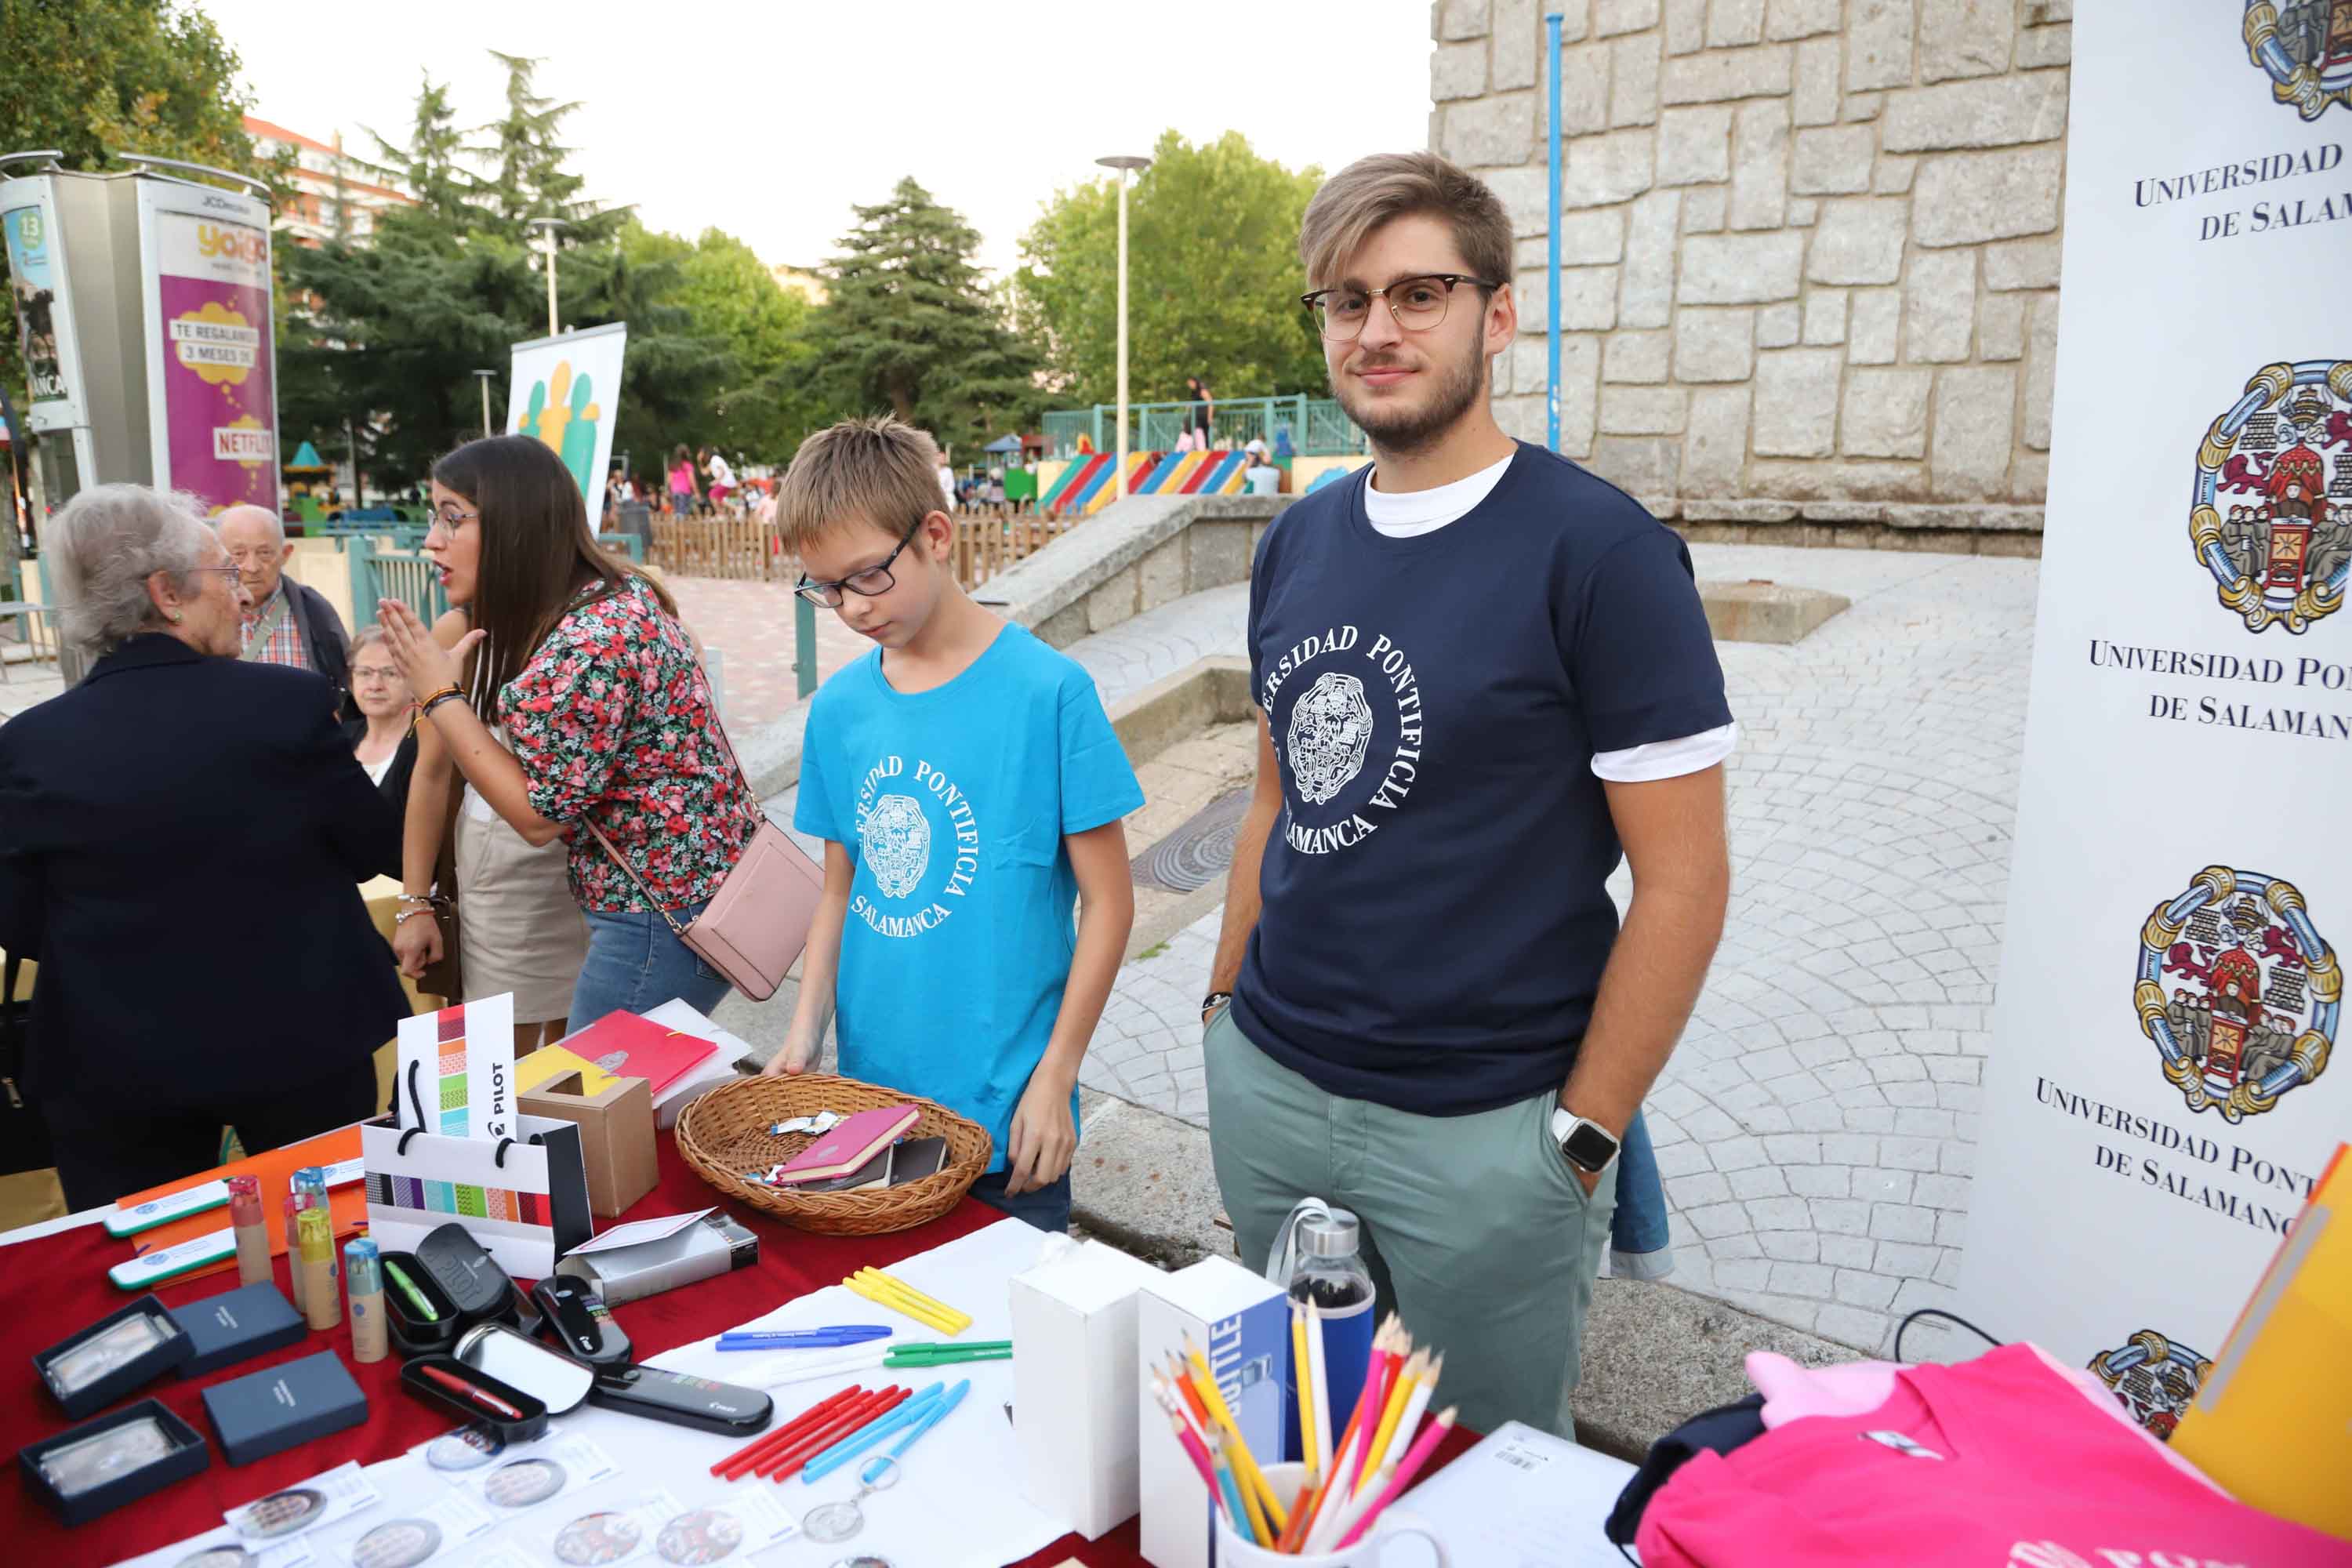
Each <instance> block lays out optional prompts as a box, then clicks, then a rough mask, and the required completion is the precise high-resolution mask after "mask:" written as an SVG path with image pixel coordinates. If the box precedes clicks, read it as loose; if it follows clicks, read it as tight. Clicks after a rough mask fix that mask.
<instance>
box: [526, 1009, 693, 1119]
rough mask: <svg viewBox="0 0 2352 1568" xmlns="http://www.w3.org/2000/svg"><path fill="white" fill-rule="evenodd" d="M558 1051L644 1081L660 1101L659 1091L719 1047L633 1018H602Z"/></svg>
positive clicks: (625, 1015) (617, 1015)
mask: <svg viewBox="0 0 2352 1568" xmlns="http://www.w3.org/2000/svg"><path fill="white" fill-rule="evenodd" d="M563 1048H564V1049H565V1050H567V1051H570V1052H571V1053H572V1055H573V1056H575V1057H578V1058H580V1059H581V1060H583V1061H584V1062H588V1063H591V1064H592V1065H593V1066H595V1067H598V1068H603V1069H604V1071H606V1072H608V1073H611V1074H613V1075H614V1077H616V1078H641V1079H645V1080H646V1082H647V1083H649V1084H651V1085H652V1086H653V1091H654V1098H655V1099H656V1100H659V1099H661V1097H662V1091H663V1090H664V1089H667V1088H668V1087H669V1086H670V1085H671V1084H674V1083H676V1082H677V1080H678V1079H681V1078H683V1077H684V1076H686V1074H687V1073H688V1072H689V1071H691V1070H692V1069H693V1068H695V1067H696V1066H697V1065H698V1064H699V1063H700V1062H701V1061H702V1059H703V1058H705V1057H708V1056H709V1054H710V1053H711V1052H712V1051H713V1050H715V1049H717V1048H718V1047H717V1046H716V1045H715V1044H714V1043H713V1042H711V1041H709V1040H705V1039H698V1038H697V1037H694V1036H692V1035H688V1034H686V1033H683V1032H681V1031H679V1030H677V1029H673V1028H671V1027H670V1026H668V1025H667V1024H656V1023H652V1022H650V1021H648V1020H646V1019H644V1018H640V1017H638V1016H636V1015H635V1013H607V1014H605V1015H604V1016H603V1017H602V1018H599V1019H598V1020H597V1021H596V1022H594V1023H593V1024H591V1025H589V1026H588V1027H586V1028H584V1029H583V1030H581V1031H580V1032H579V1033H578V1034H576V1035H573V1036H571V1037H568V1038H567V1039H565V1040H564V1042H563Z"/></svg>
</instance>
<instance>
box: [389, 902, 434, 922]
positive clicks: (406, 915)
mask: <svg viewBox="0 0 2352 1568" xmlns="http://www.w3.org/2000/svg"><path fill="white" fill-rule="evenodd" d="M432 912H433V910H432V908H431V906H429V905H428V906H426V907H425V908H424V909H421V910H401V911H400V912H399V913H398V914H396V915H394V916H393V917H392V923H393V924H394V926H398V925H399V924H400V922H401V921H407V920H415V918H416V917H417V916H418V915H429V914H431V913H432Z"/></svg>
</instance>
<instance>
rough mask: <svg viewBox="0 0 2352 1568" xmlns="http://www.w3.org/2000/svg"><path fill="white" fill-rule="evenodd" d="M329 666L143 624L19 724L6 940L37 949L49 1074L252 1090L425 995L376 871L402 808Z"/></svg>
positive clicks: (6, 849)
mask: <svg viewBox="0 0 2352 1568" xmlns="http://www.w3.org/2000/svg"><path fill="white" fill-rule="evenodd" d="M332 707H333V703H332V700H331V697H330V695H329V692H328V689H327V685H326V682H325V681H324V680H323V679H321V678H320V677H319V676H317V675H314V674H312V673H310V671H308V670H299V669H287V668H279V667H276V666H270V665H259V664H246V663H241V662H239V661H238V660H236V659H230V658H207V657H205V655H202V654H199V653H197V652H196V651H195V650H194V649H193V648H190V647H187V646H186V645H185V644H184V643H182V642H180V641H179V640H178V639H176V638H173V637H162V636H154V635H150V636H144V637H133V638H131V640H130V641H129V642H126V643H124V644H123V645H122V646H121V647H119V648H117V649H115V650H114V651H113V652H112V653H110V654H108V655H107V656H106V657H105V658H101V659H100V660H99V661H98V662H97V663H96V664H95V665H93V666H92V667H91V668H90V671H89V676H88V678H87V679H84V680H83V681H82V683H81V684H80V685H79V686H77V687H75V688H73V689H71V690H69V691H67V692H66V693H64V694H63V695H62V696H59V697H56V698H53V699H51V700H49V701H47V702H44V703H41V704H40V705H39V706H37V707H36V708H32V709H30V710H26V712H24V713H22V714H20V715H19V716H18V717H16V719H14V720H12V721H9V722H8V723H6V724H5V725H0V948H5V949H7V951H9V952H16V953H22V954H23V955H24V956H26V957H27V958H31V959H34V960H37V962H38V963H39V964H40V975H39V979H38V981H37V984H36V986H35V990H34V996H33V1040H34V1060H33V1064H32V1072H31V1075H30V1076H31V1079H32V1082H33V1085H34V1088H35V1089H36V1091H37V1093H38V1094H40V1095H43V1096H50V1095H55V1096H60V1097H67V1098H72V1099H77V1100H84V1101H89V1100H92V1099H95V1098H97V1097H99V1096H100V1095H120V1096H122V1097H125V1099H126V1100H135V1101H136V1102H137V1103H139V1104H140V1105H142V1106H144V1107H154V1108H182V1107H191V1106H205V1107H212V1106H217V1105H230V1106H233V1105H234V1104H235V1102H236V1100H239V1099H241V1098H244V1097H246V1096H248V1095H268V1094H275V1093H278V1092H281V1091H284V1090H288V1089H294V1088H298V1087H299V1086H301V1085H303V1084H305V1083H309V1082H315V1081H317V1080H318V1079H321V1078H324V1077H326V1076H328V1075H330V1074H332V1073H335V1072H338V1071H341V1070H344V1069H347V1068H349V1067H350V1066H351V1065H352V1063H354V1062H358V1061H362V1060H365V1059H366V1058H368V1057H369V1056H370V1055H371V1054H372V1053H373V1051H374V1050H375V1048H376V1047H379V1046H381V1045H383V1043H384V1042H385V1041H386V1040H389V1039H391V1038H392V1037H393V1033H394V1029H395V1028H396V1027H397V1026H398V1024H399V1020H400V1019H402V1018H403V1017H404V1016H407V1014H408V1001H407V997H406V995H405V994H404V992H403V991H402V990H401V987H400V982H399V979H398V976H397V975H396V974H395V973H394V967H393V959H392V953H391V950H390V949H389V948H388V947H387V946H386V945H385V943H384V941H383V938H382V937H380V936H378V935H377V934H376V931H375V926H374V922H373V921H371V920H370V919H369V917H368V911H367V907H366V905H365V904H364V903H363V902H362V900H361V899H360V894H359V884H360V883H361V882H362V880H364V879H368V878H370V877H373V876H375V875H377V874H378V873H380V872H392V873H394V874H396V873H397V872H398V870H399V859H400V823H399V820H398V819H397V818H396V817H395V816H394V815H393V813H392V811H391V809H390V808H389V807H388V806H387V805H385V803H384V800H383V796H382V795H380V794H378V793H377V791H376V788H375V786H374V785H373V784H370V783H368V777H367V774H366V773H364V772H362V770H361V767H360V765H359V763H358V762H357V761H356V760H355V759H354V758H353V757H352V749H351V744H350V742H347V741H346V740H344V738H343V735H342V731H341V729H340V727H338V726H337V724H336V723H335V721H334V718H333V716H332V712H331V710H332Z"/></svg>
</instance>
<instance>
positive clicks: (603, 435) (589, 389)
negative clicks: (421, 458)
mask: <svg viewBox="0 0 2352 1568" xmlns="http://www.w3.org/2000/svg"><path fill="white" fill-rule="evenodd" d="M628 342H629V328H628V323H627V322H625V321H615V322H614V323H613V324H612V325H611V326H609V327H590V328H588V329H586V330H585V331H577V332H565V333H563V334H562V335H561V336H559V337H552V338H537V339H534V340H532V341H531V342H527V343H517V344H515V346H514V369H513V372H512V374H511V376H510V377H509V380H508V383H507V434H508V435H509V436H533V437H538V438H539V439H540V440H541V442H543V443H545V444H546V446H547V447H549V449H551V451H553V452H554V453H555V455H556V456H557V457H559V458H562V459H563V466H564V467H565V468H569V469H571V470H572V478H573V479H576V480H578V481H579V483H580V494H581V496H582V497H583V499H585V500H586V501H587V503H588V521H589V523H590V524H591V526H595V525H596V524H597V521H598V520H599V519H600V518H602V517H603V516H604V476H605V474H606V473H607V472H608V471H610V469H611V468H612V463H613V422H614V418H615V417H617V416H618V414H619V411H620V406H621V356H622V352H623V351H624V350H625V349H626V348H627V347H628Z"/></svg>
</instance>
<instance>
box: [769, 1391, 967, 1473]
mask: <svg viewBox="0 0 2352 1568" xmlns="http://www.w3.org/2000/svg"><path fill="white" fill-rule="evenodd" d="M946 1387H947V1384H945V1383H944V1382H940V1383H935V1384H931V1385H930V1387H929V1388H927V1389H925V1390H923V1392H922V1393H920V1394H917V1395H915V1397H914V1398H912V1399H909V1400H908V1401H907V1402H906V1403H905V1404H904V1405H900V1406H898V1409H896V1410H893V1411H892V1412H890V1414H888V1415H885V1416H883V1417H881V1418H880V1419H879V1420H877V1421H875V1422H873V1423H872V1424H870V1425H868V1426H864V1427H861V1428H859V1429H858V1430H857V1431H855V1432H852V1433H851V1434H850V1435H849V1436H846V1437H844V1438H843V1439H842V1440H841V1441H840V1442H838V1443H835V1445H834V1446H833V1447H830V1448H827V1449H826V1450H825V1451H824V1453H822V1454H818V1455H816V1456H815V1457H814V1458H811V1459H810V1460H809V1462H808V1463H807V1464H806V1465H804V1466H803V1467H802V1468H801V1479H803V1481H815V1480H817V1479H819V1478H821V1477H824V1476H827V1475H830V1474H832V1473H833V1472H834V1471H835V1470H837V1469H839V1468H841V1467H842V1466H844V1465H845V1464H847V1463H848V1462H849V1461H850V1460H852V1459H854V1458H856V1457H857V1456H858V1455H860V1454H862V1453H864V1452H865V1451H866V1449H868V1448H870V1447H873V1446H874V1445H875V1444H877V1443H878V1442H880V1441H881V1440H882V1439H883V1438H885V1437H887V1436H889V1435H890V1434H891V1433H893V1432H896V1431H897V1430H898V1428H899V1427H901V1426H908V1425H910V1424H912V1423H914V1422H917V1421H920V1420H921V1419H922V1418H923V1417H924V1416H926V1415H929V1414H930V1411H931V1407H932V1406H933V1405H937V1404H938V1403H940V1394H941V1393H942V1392H943V1391H944V1390H945V1389H946Z"/></svg>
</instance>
